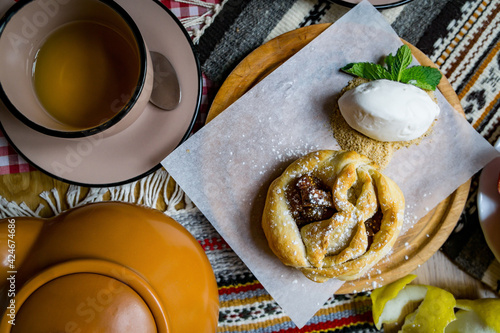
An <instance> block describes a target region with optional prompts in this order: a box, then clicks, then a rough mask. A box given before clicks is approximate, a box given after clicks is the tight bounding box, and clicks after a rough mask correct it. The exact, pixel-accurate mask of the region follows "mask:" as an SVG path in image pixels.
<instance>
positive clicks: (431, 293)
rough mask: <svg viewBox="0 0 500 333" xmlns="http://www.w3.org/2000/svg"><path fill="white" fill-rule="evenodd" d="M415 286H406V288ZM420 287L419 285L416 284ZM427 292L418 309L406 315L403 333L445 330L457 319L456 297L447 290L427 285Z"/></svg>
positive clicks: (430, 332) (426, 332) (429, 332)
mask: <svg viewBox="0 0 500 333" xmlns="http://www.w3.org/2000/svg"><path fill="white" fill-rule="evenodd" d="M410 287H414V286H412V285H410V286H406V288H405V289H407V288H410ZM415 287H419V286H415ZM425 287H426V288H427V293H426V294H425V298H424V300H423V301H422V303H421V304H420V305H419V307H418V309H417V310H416V311H415V312H413V313H411V314H409V315H408V316H406V318H405V323H404V324H403V327H402V328H401V331H400V332H402V333H424V332H425V333H432V332H439V333H442V332H444V330H445V328H446V326H448V324H449V323H450V322H452V321H454V320H455V319H456V317H455V311H454V307H455V305H456V300H455V297H453V295H452V294H451V293H449V292H447V291H446V290H443V289H440V288H436V287H432V286H425Z"/></svg>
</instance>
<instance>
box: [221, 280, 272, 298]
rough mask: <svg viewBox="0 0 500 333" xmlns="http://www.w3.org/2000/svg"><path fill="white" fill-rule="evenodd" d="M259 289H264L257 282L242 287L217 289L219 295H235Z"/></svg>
mask: <svg viewBox="0 0 500 333" xmlns="http://www.w3.org/2000/svg"><path fill="white" fill-rule="evenodd" d="M259 289H264V287H263V286H262V285H261V284H260V283H259V282H256V283H249V284H245V285H242V286H234V287H233V286H231V287H222V288H220V289H219V295H228V294H237V293H242V292H246V291H253V290H259Z"/></svg>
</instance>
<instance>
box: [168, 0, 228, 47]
mask: <svg viewBox="0 0 500 333" xmlns="http://www.w3.org/2000/svg"><path fill="white" fill-rule="evenodd" d="M175 1H177V2H181V3H185V4H189V5H194V6H200V7H204V8H207V11H206V12H205V13H204V14H202V15H200V16H190V17H185V18H182V19H180V21H181V23H182V25H184V27H185V28H186V30H187V31H188V34H189V36H190V37H191V38H192V40H193V43H195V44H196V43H198V41H199V40H200V37H201V36H202V35H203V33H204V32H205V30H206V29H207V28H208V27H209V26H210V24H212V22H213V19H214V18H215V17H216V16H217V15H218V14H219V12H220V11H221V10H222V7H224V4H225V3H226V2H227V1H228V0H222V1H221V3H220V4H215V3H208V2H205V1H202V0H175Z"/></svg>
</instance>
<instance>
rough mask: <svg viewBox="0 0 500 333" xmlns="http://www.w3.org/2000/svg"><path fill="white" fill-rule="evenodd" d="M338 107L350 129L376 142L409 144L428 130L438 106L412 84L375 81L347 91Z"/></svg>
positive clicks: (437, 112) (437, 111)
mask: <svg viewBox="0 0 500 333" xmlns="http://www.w3.org/2000/svg"><path fill="white" fill-rule="evenodd" d="M338 103H339V108H340V112H341V113H342V116H343V117H344V119H345V120H346V121H347V123H348V124H349V126H351V127H352V128H354V129H355V130H357V131H359V132H361V133H363V134H364V135H366V136H368V137H370V138H372V139H375V140H378V141H408V140H413V139H416V138H418V137H420V136H422V135H423V134H425V132H427V130H428V129H429V127H430V126H431V125H432V122H433V121H434V119H436V117H437V115H438V114H439V106H438V105H437V104H436V103H435V102H434V101H433V100H432V98H431V97H430V96H429V95H428V94H427V93H426V92H425V91H424V90H422V89H420V88H417V87H415V86H413V85H411V84H406V83H401V82H396V81H390V80H374V81H370V82H368V83H364V84H361V85H359V86H357V87H356V88H354V89H351V90H348V91H346V92H345V93H344V94H343V95H342V96H341V97H340V98H339V101H338Z"/></svg>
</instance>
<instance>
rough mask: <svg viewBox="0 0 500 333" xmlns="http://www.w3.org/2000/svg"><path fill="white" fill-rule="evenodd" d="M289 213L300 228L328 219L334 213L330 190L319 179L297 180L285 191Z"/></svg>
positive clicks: (301, 178)
mask: <svg viewBox="0 0 500 333" xmlns="http://www.w3.org/2000/svg"><path fill="white" fill-rule="evenodd" d="M286 194H287V199H288V203H289V205H290V211H291V213H292V216H293V218H294V219H295V222H296V223H297V225H298V226H299V228H300V227H303V226H304V225H306V224H309V223H311V222H316V221H322V220H326V219H329V218H330V217H332V216H333V214H334V213H335V211H336V210H335V208H334V206H333V200H332V194H331V190H330V189H329V188H328V187H327V186H326V185H325V184H324V183H323V182H322V181H321V179H319V178H317V177H313V176H309V175H305V176H302V177H300V178H298V179H297V180H296V181H295V182H294V183H292V184H291V185H290V186H289V187H288V188H287V190H286Z"/></svg>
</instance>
